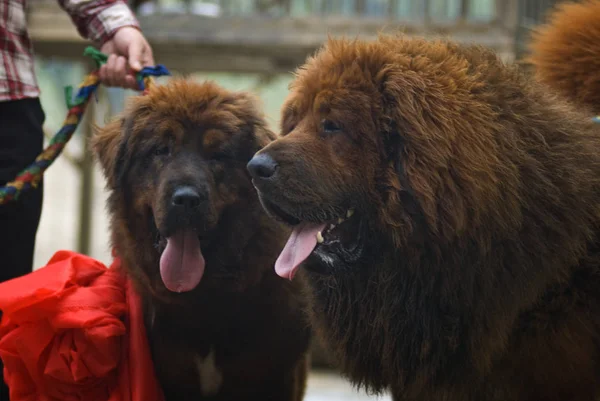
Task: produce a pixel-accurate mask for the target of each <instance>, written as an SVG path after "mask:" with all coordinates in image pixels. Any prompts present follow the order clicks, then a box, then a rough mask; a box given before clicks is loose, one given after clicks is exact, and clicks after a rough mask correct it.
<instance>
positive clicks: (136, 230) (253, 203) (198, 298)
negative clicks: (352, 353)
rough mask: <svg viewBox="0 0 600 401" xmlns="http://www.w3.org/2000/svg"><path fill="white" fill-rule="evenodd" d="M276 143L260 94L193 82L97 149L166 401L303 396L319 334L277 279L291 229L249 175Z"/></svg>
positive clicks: (162, 95) (173, 89) (125, 123)
mask: <svg viewBox="0 0 600 401" xmlns="http://www.w3.org/2000/svg"><path fill="white" fill-rule="evenodd" d="M272 139H273V134H272V133H271V132H269V130H268V129H267V127H266V123H265V120H264V119H263V117H262V115H261V113H260V112H259V110H258V109H257V107H256V105H255V101H254V100H253V99H252V98H251V97H250V96H249V95H247V94H244V93H231V92H228V91H226V90H224V89H222V88H220V87H218V86H217V85H215V84H212V83H204V84H199V83H192V82H186V81H184V80H181V79H176V80H172V81H171V82H170V83H169V84H168V85H166V86H157V87H153V88H152V90H151V91H150V93H149V94H148V95H146V96H139V97H135V98H132V99H131V103H130V104H129V105H128V108H127V110H126V112H125V113H124V115H123V116H122V117H121V118H119V119H116V120H115V121H113V122H112V123H110V124H108V125H107V126H106V127H105V128H103V129H102V130H100V132H98V133H97V134H96V136H95V138H94V149H95V151H96V153H97V155H98V158H99V160H100V163H101V165H102V168H103V169H104V173H105V175H106V178H107V182H108V189H109V190H110V198H109V201H108V210H109V213H110V216H111V222H112V226H111V227H112V243H113V245H114V246H115V248H116V249H117V251H118V255H119V256H120V257H121V258H122V260H123V264H124V266H125V267H126V268H127V270H128V273H129V274H130V275H131V277H133V279H134V280H135V282H136V284H137V286H138V289H139V290H140V292H141V294H142V295H143V298H144V301H145V315H146V317H147V320H146V322H147V329H148V333H149V338H150V341H151V343H152V351H153V357H154V363H155V368H156V371H157V374H158V378H159V381H160V383H161V384H162V386H163V388H164V391H165V396H166V399H167V401H169V400H173V401H186V400H190V401H191V400H193V401H197V400H205V399H206V400H208V399H210V400H228V401H231V400H251V399H252V400H254V399H261V400H289V401H299V400H301V399H302V398H303V394H304V388H305V381H306V373H307V352H308V351H307V350H308V342H309V326H308V324H307V323H306V322H305V318H303V315H302V310H301V308H302V297H301V296H300V294H299V292H298V288H297V285H289V284H285V281H284V280H282V279H280V278H279V277H277V276H276V275H275V274H274V272H273V264H274V262H275V260H276V258H277V255H278V254H279V251H280V250H281V248H282V247H283V244H284V242H285V238H286V236H287V235H288V234H289V232H288V231H286V229H285V228H283V227H282V226H280V225H278V224H277V223H275V222H274V221H272V220H271V219H270V218H268V217H267V216H266V214H265V213H264V211H263V210H262V208H261V207H260V203H259V201H258V197H257V195H256V191H255V190H254V188H253V187H252V183H251V180H250V177H249V175H248V172H247V171H246V168H245V166H246V164H247V163H248V161H249V160H250V158H251V157H252V155H253V154H254V153H255V152H256V151H257V150H259V149H260V148H261V147H262V146H264V145H266V144H267V143H268V142H269V141H271V140H272Z"/></svg>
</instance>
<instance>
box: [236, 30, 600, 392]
mask: <svg viewBox="0 0 600 401" xmlns="http://www.w3.org/2000/svg"><path fill="white" fill-rule="evenodd" d="M290 90H291V93H290V95H289V98H288V99H287V101H286V103H285V105H284V107H283V116H282V125H281V134H282V137H281V138H280V139H278V140H276V141H274V142H272V143H270V144H269V145H267V146H266V147H265V148H264V149H263V150H261V151H260V152H258V153H257V155H256V156H255V157H254V158H253V159H252V160H251V161H250V163H249V164H248V168H249V170H250V172H251V174H252V176H253V182H254V184H255V186H256V187H257V189H258V190H259V195H260V198H261V201H262V204H263V206H264V207H265V208H266V210H267V211H268V212H269V213H270V214H271V215H273V216H274V217H276V218H278V219H280V220H282V221H284V222H286V223H287V224H289V225H290V226H292V227H293V233H292V235H291V236H290V239H289V241H288V243H287V245H286V246H285V248H284V250H283V252H282V253H281V255H280V256H279V259H278V261H277V262H276V271H277V273H278V274H279V275H281V276H282V277H288V278H290V279H291V278H292V277H293V276H294V274H295V273H296V271H297V269H298V267H299V266H300V265H302V266H303V267H304V268H303V269H302V272H303V274H304V275H305V278H306V279H307V282H308V287H309V288H308V293H309V295H310V298H311V306H310V314H311V318H312V322H313V323H314V325H315V326H316V329H317V331H318V333H319V334H320V335H321V336H322V337H323V338H324V340H325V342H326V344H327V345H328V346H329V347H330V348H331V349H332V350H333V353H334V357H336V359H337V361H338V362H339V363H340V365H341V367H342V368H343V370H344V371H345V372H346V373H347V374H348V376H349V377H350V379H351V380H352V381H353V382H354V383H356V384H358V385H364V386H366V387H368V388H370V389H371V390H375V391H380V390H383V389H385V388H388V387H389V388H390V389H391V392H392V394H393V397H394V399H395V400H432V401H433V400H448V401H456V400H461V401H468V400H472V401H482V400H485V401H494V400H495V401H508V400H511V401H533V400H539V401H553V400H592V399H597V397H600V249H599V247H598V240H599V238H598V229H599V227H600V135H599V132H598V129H597V127H596V126H595V125H594V124H593V123H592V122H591V120H590V116H589V115H587V114H584V113H581V112H579V111H578V110H577V109H576V108H575V107H574V106H573V105H571V104H568V103H566V102H565V101H562V100H560V99H557V98H556V97H553V96H549V95H548V89H547V88H545V87H542V86H541V85H539V84H536V83H534V82H532V80H531V79H528V78H527V77H525V76H524V75H523V74H522V73H521V72H520V71H519V70H518V69H517V67H516V66H507V65H505V64H504V63H502V62H501V61H500V60H499V59H498V57H497V56H496V55H495V54H493V53H492V52H491V51H488V50H485V49H483V48H479V47H467V46H460V45H457V44H453V43H452V42H446V41H437V42H429V41H425V40H421V39H410V38H406V37H387V36H382V37H380V38H379V39H378V40H377V41H374V42H362V41H345V40H330V41H329V42H328V43H327V45H326V46H325V47H324V48H323V49H322V50H321V51H320V52H319V53H318V54H317V55H316V56H315V57H313V58H311V59H309V60H308V62H307V63H306V64H305V65H304V66H303V67H301V68H300V69H299V71H298V73H297V77H296V79H295V80H294V82H293V83H292V85H291V89H290ZM595 397H596V398H595Z"/></svg>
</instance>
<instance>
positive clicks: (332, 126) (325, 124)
mask: <svg viewBox="0 0 600 401" xmlns="http://www.w3.org/2000/svg"><path fill="white" fill-rule="evenodd" d="M321 128H322V129H323V132H325V133H332V132H338V131H340V127H338V126H337V124H336V123H334V122H333V121H331V120H323V121H321Z"/></svg>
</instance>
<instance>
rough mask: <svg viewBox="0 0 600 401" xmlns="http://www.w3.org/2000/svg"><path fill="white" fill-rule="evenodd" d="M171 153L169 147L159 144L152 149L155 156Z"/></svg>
mask: <svg viewBox="0 0 600 401" xmlns="http://www.w3.org/2000/svg"><path fill="white" fill-rule="evenodd" d="M170 153H171V147H169V146H166V145H165V146H159V147H157V148H156V149H154V154H155V155H156V156H168V155H169V154H170Z"/></svg>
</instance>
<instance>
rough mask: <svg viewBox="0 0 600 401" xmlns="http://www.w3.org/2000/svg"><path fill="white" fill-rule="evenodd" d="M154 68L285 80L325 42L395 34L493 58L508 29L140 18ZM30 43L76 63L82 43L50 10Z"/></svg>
mask: <svg viewBox="0 0 600 401" xmlns="http://www.w3.org/2000/svg"><path fill="white" fill-rule="evenodd" d="M139 19H140V24H141V25H142V28H143V30H144V32H145V35H146V37H147V38H148V40H149V41H150V42H151V44H152V46H153V49H154V52H155V56H156V59H157V61H158V62H160V63H163V64H165V65H167V66H168V67H169V68H171V69H173V70H176V71H180V72H183V73H190V72H195V71H223V72H268V73H277V72H288V71H291V70H293V69H294V68H295V67H296V66H297V65H299V64H301V63H303V62H304V60H305V59H306V57H307V56H308V55H309V54H311V53H313V52H314V51H315V50H316V49H317V48H318V47H319V46H320V45H321V44H322V43H323V42H324V41H325V40H326V39H327V37H328V35H332V36H347V37H352V38H354V37H360V38H363V39H372V38H374V37H376V35H377V34H378V33H379V32H398V31H402V32H404V33H407V34H410V35H417V36H424V37H439V36H450V37H452V38H453V39H454V40H456V41H458V42H463V43H478V44H482V45H485V46H488V47H491V48H493V49H495V50H497V51H499V52H500V53H507V52H512V51H513V49H514V39H513V33H512V31H511V29H507V28H504V27H501V26H499V24H481V23H468V22H463V23H460V24H442V23H437V24H435V25H433V24H431V25H428V26H425V25H423V24H422V23H421V24H419V23H415V22H404V23H402V22H399V21H397V20H392V19H389V20H382V19H379V18H359V19H357V18H347V17H343V16H339V17H327V18H326V19H325V18H315V17H313V18H290V17H285V18H268V17H246V18H242V17H219V18H210V17H204V16H198V15H190V14H179V15H178V14H170V15H169V14H161V15H150V16H140V17H139ZM29 26H30V35H31V38H32V40H33V42H34V46H35V49H36V52H37V53H38V54H40V55H42V56H55V57H65V58H73V57H76V58H80V57H81V52H82V49H83V47H84V46H85V44H86V42H85V41H84V40H82V39H81V38H80V37H79V35H78V33H77V31H76V30H75V28H74V27H73V24H72V23H71V22H70V20H69V17H68V16H67V15H66V14H65V13H64V12H62V10H60V9H58V8H57V7H56V6H54V7H53V6H51V5H46V4H39V5H36V8H35V10H31V13H30V15H29Z"/></svg>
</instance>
